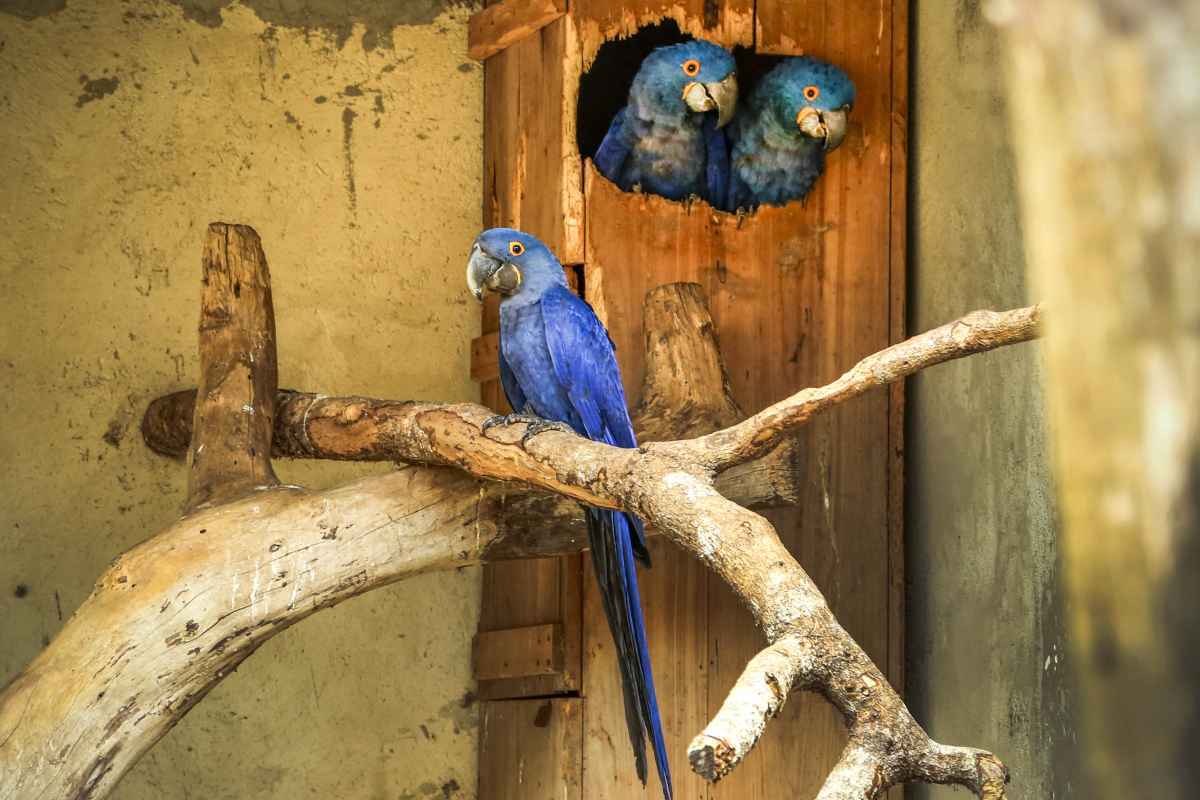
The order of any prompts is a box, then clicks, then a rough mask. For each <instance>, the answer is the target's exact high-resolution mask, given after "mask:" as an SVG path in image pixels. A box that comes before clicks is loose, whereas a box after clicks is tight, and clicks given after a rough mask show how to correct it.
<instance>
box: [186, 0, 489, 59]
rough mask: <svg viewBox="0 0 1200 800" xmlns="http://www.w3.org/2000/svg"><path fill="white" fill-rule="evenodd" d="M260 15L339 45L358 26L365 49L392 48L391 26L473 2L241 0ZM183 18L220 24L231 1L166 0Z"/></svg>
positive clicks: (425, 19) (417, 22)
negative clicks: (222, 12)
mask: <svg viewBox="0 0 1200 800" xmlns="http://www.w3.org/2000/svg"><path fill="white" fill-rule="evenodd" d="M240 1H241V4H242V5H245V6H246V7H248V8H251V9H253V10H254V13H255V14H257V15H258V17H259V19H261V20H262V21H263V22H267V23H270V24H272V25H279V26H281V27H285V28H294V29H297V30H300V31H304V32H321V33H325V34H328V35H329V36H331V37H333V38H334V39H335V40H336V41H337V45H338V47H342V46H344V45H345V44H346V41H347V40H348V39H349V38H350V36H351V35H352V34H353V32H354V26H355V25H362V26H363V27H364V28H365V29H366V30H365V31H364V32H363V38H362V46H363V49H364V50H374V49H375V48H376V47H387V48H390V47H392V46H393V42H392V29H393V28H395V27H396V26H398V25H428V24H430V23H432V22H433V21H434V20H436V19H437V18H438V15H439V14H441V13H443V12H444V11H447V10H450V9H454V8H475V7H476V5H477V3H476V2H474V0H386V2H381V0H240ZM170 2H173V3H175V5H177V6H179V7H180V8H181V9H183V13H184V15H185V16H187V18H188V19H191V20H193V21H195V22H199V23H200V24H202V25H208V26H211V27H216V26H219V25H220V24H221V11H222V9H225V8H228V7H229V6H231V5H233V4H234V2H235V0H170Z"/></svg>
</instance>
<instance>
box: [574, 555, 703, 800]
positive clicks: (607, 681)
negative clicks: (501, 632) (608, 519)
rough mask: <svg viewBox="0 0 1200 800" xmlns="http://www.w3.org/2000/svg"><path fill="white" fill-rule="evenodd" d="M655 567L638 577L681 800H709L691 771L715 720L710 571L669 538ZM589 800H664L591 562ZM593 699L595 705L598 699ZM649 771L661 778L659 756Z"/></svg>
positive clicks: (587, 608)
mask: <svg viewBox="0 0 1200 800" xmlns="http://www.w3.org/2000/svg"><path fill="white" fill-rule="evenodd" d="M650 553H651V559H652V562H653V564H654V566H653V568H652V569H649V570H641V571H640V572H639V577H638V581H639V585H640V588H641V594H642V607H643V610H644V612H645V617H646V635H647V638H648V639H649V641H650V659H651V662H652V663H653V665H654V681H655V684H656V687H655V688H656V691H657V693H658V702H659V708H660V710H661V711H662V714H663V728H664V733H665V734H666V739H667V752H668V753H669V759H670V762H671V766H672V774H673V777H674V781H675V798H676V800H704V798H707V797H708V784H706V783H705V782H704V781H703V780H701V779H700V778H699V777H698V776H697V775H696V774H695V773H693V772H692V771H691V770H690V769H688V766H687V757H686V754H687V746H688V743H689V742H690V741H691V739H692V737H693V736H695V735H696V733H697V732H698V731H700V730H701V729H702V728H703V727H704V725H705V724H707V722H708V720H707V718H706V715H707V711H708V686H707V683H708V682H707V674H708V669H707V662H708V642H707V636H708V628H707V624H706V622H707V618H708V614H707V608H708V577H707V574H708V572H707V570H706V569H705V568H704V566H703V565H702V564H701V563H700V562H699V561H697V560H696V559H694V558H691V557H690V556H689V555H688V554H687V553H684V552H682V551H680V550H679V549H677V548H676V547H675V546H674V545H672V544H671V543H670V542H668V541H666V540H664V539H662V538H658V537H656V538H654V539H651V540H650ZM584 571H585V573H586V574H585V583H586V588H585V601H584V618H585V620H586V622H587V624H586V625H585V628H584V654H585V657H584V673H583V674H584V681H583V695H584V697H586V698H588V706H587V714H586V718H585V731H586V736H585V737H584V753H583V759H584V773H583V775H584V797H586V798H588V800H633V799H634V798H642V799H644V800H661V798H662V791H661V790H660V789H659V785H658V781H657V778H655V777H651V778H650V779H649V781H647V784H646V786H644V787H643V786H642V785H641V783H639V782H638V780H637V775H636V773H635V772H634V765H633V752H632V750H631V749H630V746H629V735H628V733H626V729H625V712H624V708H623V706H622V705H621V683H620V681H621V678H620V673H619V672H618V671H617V662H616V656H615V654H614V652H613V643H612V637H611V635H610V634H609V631H608V626H607V624H606V623H605V621H604V609H603V607H602V606H601V600H600V592H599V590H598V589H597V588H596V581H595V576H594V575H592V572H591V563H590V561H588V562H586V567H585V570H584ZM593 699H594V700H595V702H593ZM647 758H648V759H650V764H651V766H650V772H651V773H652V774H653V773H654V766H653V758H654V756H653V754H652V753H650V752H647Z"/></svg>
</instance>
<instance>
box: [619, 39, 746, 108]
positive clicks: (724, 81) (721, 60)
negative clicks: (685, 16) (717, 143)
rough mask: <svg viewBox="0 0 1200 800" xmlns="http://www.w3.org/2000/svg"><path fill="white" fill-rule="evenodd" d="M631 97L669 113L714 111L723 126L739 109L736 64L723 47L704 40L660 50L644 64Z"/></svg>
mask: <svg viewBox="0 0 1200 800" xmlns="http://www.w3.org/2000/svg"><path fill="white" fill-rule="evenodd" d="M630 94H631V95H633V94H638V95H640V96H642V97H645V98H648V99H650V100H652V101H653V102H654V104H655V105H656V106H658V107H661V108H664V109H667V110H670V111H689V110H690V111H693V112H696V113H698V114H704V113H707V112H709V111H715V112H717V127H721V126H723V125H725V124H726V123H727V122H729V120H731V119H733V112H734V109H735V108H737V95H738V86H737V64H736V63H735V62H734V60H733V55H732V54H731V53H730V52H729V51H728V50H726V49H725V48H724V47H721V46H720V45H716V44H713V43H712V42H706V41H704V40H703V39H693V40H692V41H690V42H683V43H682V44H673V45H668V46H667V47H659V48H657V49H656V50H653V51H651V52H650V55H648V56H646V58H645V59H644V60H643V61H642V66H641V67H640V68H638V73H637V77H635V78H634V79H633V87H632V88H631V89H630Z"/></svg>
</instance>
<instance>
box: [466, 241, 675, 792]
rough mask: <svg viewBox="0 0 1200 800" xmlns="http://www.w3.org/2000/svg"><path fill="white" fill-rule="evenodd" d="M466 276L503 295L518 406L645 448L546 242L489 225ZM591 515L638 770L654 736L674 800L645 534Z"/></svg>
mask: <svg viewBox="0 0 1200 800" xmlns="http://www.w3.org/2000/svg"><path fill="white" fill-rule="evenodd" d="M467 283H468V285H469V286H470V288H471V290H472V291H473V292H474V293H475V295H476V297H480V298H482V296H483V292H484V291H485V290H492V291H496V292H499V293H500V294H501V295H502V299H501V301H500V380H501V383H502V384H503V386H504V393H505V395H506V396H507V398H508V401H509V404H510V405H512V407H513V409H514V411H516V412H518V413H521V414H528V415H534V416H537V417H540V418H542V419H544V420H551V421H554V422H560V423H565V424H566V425H568V426H570V428H571V429H572V430H574V431H575V432H576V433H578V434H579V435H580V436H585V437H587V438H588V439H591V440H593V441H597V442H605V443H606V444H611V445H614V446H617V447H636V446H637V440H636V438H635V436H634V432H633V425H632V423H631V422H630V420H629V412H628V410H627V409H626V406H625V391H624V389H623V387H622V385H621V373H620V369H619V368H618V366H617V359H616V355H615V353H614V352H613V346H612V342H611V341H610V340H609V338H608V332H607V331H606V330H605V329H604V326H603V325H602V324H601V323H600V321H599V320H598V319H597V318H596V315H595V314H594V313H593V312H592V309H591V307H590V306H589V305H588V304H587V303H585V302H584V301H583V300H580V299H579V298H578V297H576V296H575V295H574V294H572V293H571V290H570V289H569V288H567V281H566V277H565V276H564V274H563V269H562V266H561V265H560V264H559V262H558V259H556V258H555V257H554V255H553V254H552V253H551V252H550V250H549V249H547V248H546V246H545V245H543V244H542V243H541V242H540V241H538V240H537V239H536V238H535V237H533V236H530V235H528V234H525V233H521V232H520V231H516V230H512V229H510V228H493V229H492V230H488V231H484V232H483V233H481V234H480V235H479V237H478V238H477V239H476V240H475V247H474V249H473V250H472V252H471V259H470V262H469V263H468V265H467ZM527 435H528V434H527ZM586 515H587V523H588V538H589V540H590V544H591V556H592V565H593V566H594V568H595V573H596V580H597V581H598V583H599V585H600V595H601V597H602V598H603V601H604V612H605V616H606V617H607V618H608V624H609V628H610V630H611V631H612V635H613V641H614V644H615V647H616V653H617V662H618V664H619V666H620V670H621V685H622V690H623V694H624V701H625V720H626V723H627V725H628V728H629V739H630V744H631V745H632V746H633V752H634V759H635V763H636V767H637V774H638V777H639V778H640V779H641V781H642V782H643V783H645V781H646V752H645V735H646V734H649V736H650V740H651V743H652V745H653V749H654V759H655V762H656V763H657V765H658V776H659V780H660V782H661V783H662V788H663V795H664V797H665V798H666V799H667V800H670V799H671V795H672V789H671V773H670V768H669V767H668V764H667V753H666V742H665V741H664V739H663V732H662V722H661V720H660V718H659V713H658V700H657V698H656V697H655V693H654V676H653V674H652V671H651V667H650V650H649V646H648V644H647V642H646V628H645V623H644V621H643V619H642V611H641V600H640V597H639V595H638V585H637V568H636V565H635V563H634V562H635V559H638V560H641V561H642V562H643V563H645V564H646V565H647V566H649V554H648V553H647V551H646V544H645V531H644V529H643V527H642V523H641V521H640V520H639V519H638V518H637V517H635V516H634V515H632V514H628V513H624V512H620V511H610V510H606V509H596V508H587V509H586Z"/></svg>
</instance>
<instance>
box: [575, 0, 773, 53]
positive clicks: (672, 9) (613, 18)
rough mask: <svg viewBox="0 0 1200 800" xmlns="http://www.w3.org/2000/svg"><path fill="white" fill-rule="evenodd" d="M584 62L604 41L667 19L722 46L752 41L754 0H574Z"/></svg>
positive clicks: (750, 42) (621, 36) (746, 45)
mask: <svg viewBox="0 0 1200 800" xmlns="http://www.w3.org/2000/svg"><path fill="white" fill-rule="evenodd" d="M570 15H571V16H572V17H574V18H575V20H576V22H577V25H578V29H579V35H580V54H581V56H582V58H583V64H584V65H585V67H586V65H588V64H590V63H591V62H592V60H593V59H594V58H595V57H596V53H597V51H598V50H599V49H600V46H601V45H602V44H603V43H604V42H605V41H606V40H611V39H616V38H623V37H626V36H632V35H633V34H634V33H637V30H638V28H642V27H645V26H648V25H655V24H657V23H659V22H662V21H663V20H671V21H673V22H675V24H677V25H678V26H679V29H680V30H681V31H682V32H683V33H686V34H689V35H691V36H695V37H697V38H700V39H708V40H709V41H713V42H716V43H717V44H721V45H724V46H726V47H734V46H735V45H741V46H743V47H750V46H752V45H753V44H754V0H724V2H713V0H635V1H634V2H630V1H629V0H574V2H572V4H571V14H570Z"/></svg>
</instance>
